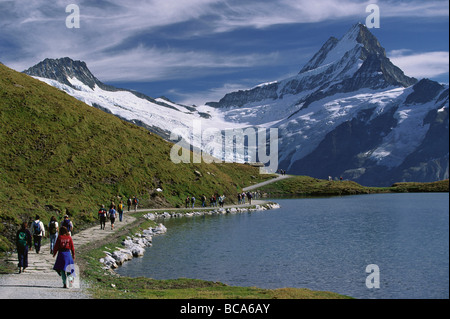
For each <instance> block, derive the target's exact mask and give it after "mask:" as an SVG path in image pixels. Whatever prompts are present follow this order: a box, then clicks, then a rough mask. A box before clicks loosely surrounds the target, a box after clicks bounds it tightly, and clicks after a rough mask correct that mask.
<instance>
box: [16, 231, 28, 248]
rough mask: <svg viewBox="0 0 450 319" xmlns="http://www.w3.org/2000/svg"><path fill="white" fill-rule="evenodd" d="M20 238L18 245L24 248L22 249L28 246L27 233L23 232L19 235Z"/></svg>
mask: <svg viewBox="0 0 450 319" xmlns="http://www.w3.org/2000/svg"><path fill="white" fill-rule="evenodd" d="M18 237H19V238H18V241H17V243H18V245H19V247H22V248H23V247H25V246H26V245H27V233H26V232H24V231H21V232H20V233H19V236H18Z"/></svg>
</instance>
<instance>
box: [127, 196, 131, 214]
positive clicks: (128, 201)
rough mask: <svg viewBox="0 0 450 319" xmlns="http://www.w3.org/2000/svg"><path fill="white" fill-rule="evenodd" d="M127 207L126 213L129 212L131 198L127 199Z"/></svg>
mask: <svg viewBox="0 0 450 319" xmlns="http://www.w3.org/2000/svg"><path fill="white" fill-rule="evenodd" d="M127 206H128V211H130V207H131V197H128V200H127Z"/></svg>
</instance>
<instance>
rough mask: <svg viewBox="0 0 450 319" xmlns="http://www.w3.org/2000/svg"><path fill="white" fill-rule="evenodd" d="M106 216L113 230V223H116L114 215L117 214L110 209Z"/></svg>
mask: <svg viewBox="0 0 450 319" xmlns="http://www.w3.org/2000/svg"><path fill="white" fill-rule="evenodd" d="M108 214H109V220H110V221H111V230H113V229H114V222H115V221H116V214H117V212H116V210H115V209H114V207H112V208H111V209H110V210H109V212H108Z"/></svg>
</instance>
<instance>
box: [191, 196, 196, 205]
mask: <svg viewBox="0 0 450 319" xmlns="http://www.w3.org/2000/svg"><path fill="white" fill-rule="evenodd" d="M191 204H192V208H194V206H195V197H194V196H192V197H191Z"/></svg>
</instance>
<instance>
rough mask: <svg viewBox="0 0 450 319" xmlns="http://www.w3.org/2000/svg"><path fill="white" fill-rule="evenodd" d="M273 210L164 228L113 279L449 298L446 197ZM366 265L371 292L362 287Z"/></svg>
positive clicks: (353, 199)
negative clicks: (371, 269) (372, 268)
mask: <svg viewBox="0 0 450 319" xmlns="http://www.w3.org/2000/svg"><path fill="white" fill-rule="evenodd" d="M274 201H276V202H278V203H279V204H280V205H281V208H280V209H276V210H268V211H259V212H252V213H244V214H235V215H234V214H233V215H232V214H227V215H220V216H206V217H194V218H181V219H171V220H166V221H165V222H164V224H165V225H166V227H167V228H168V231H167V233H166V234H164V235H161V236H155V237H154V238H153V246H152V247H149V248H148V249H147V251H146V254H145V256H144V257H142V258H135V259H134V260H132V261H129V262H127V263H125V264H124V265H123V266H122V267H120V268H119V269H118V270H117V272H118V273H119V274H121V275H125V276H131V277H137V276H146V277H150V278H155V279H171V278H180V277H185V278H198V279H204V280H212V281H220V282H223V283H226V284H229V285H234V286H256V287H261V288H282V287H298V288H310V289H313V290H327V291H333V292H337V293H341V294H345V295H349V296H352V297H356V298H364V299H367V298H380V299H381V298H389V299H390V298H394V299H397V298H407V299H412V298H445V299H447V298H449V195H448V193H431V194H377V195H358V196H346V197H331V198H303V199H280V200H274ZM370 264H375V265H377V266H378V268H379V282H380V287H379V288H372V289H369V288H368V287H367V286H366V278H367V277H368V276H369V275H371V276H373V275H375V274H369V273H367V272H366V267H367V266H368V265H370ZM371 282H372V281H371Z"/></svg>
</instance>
